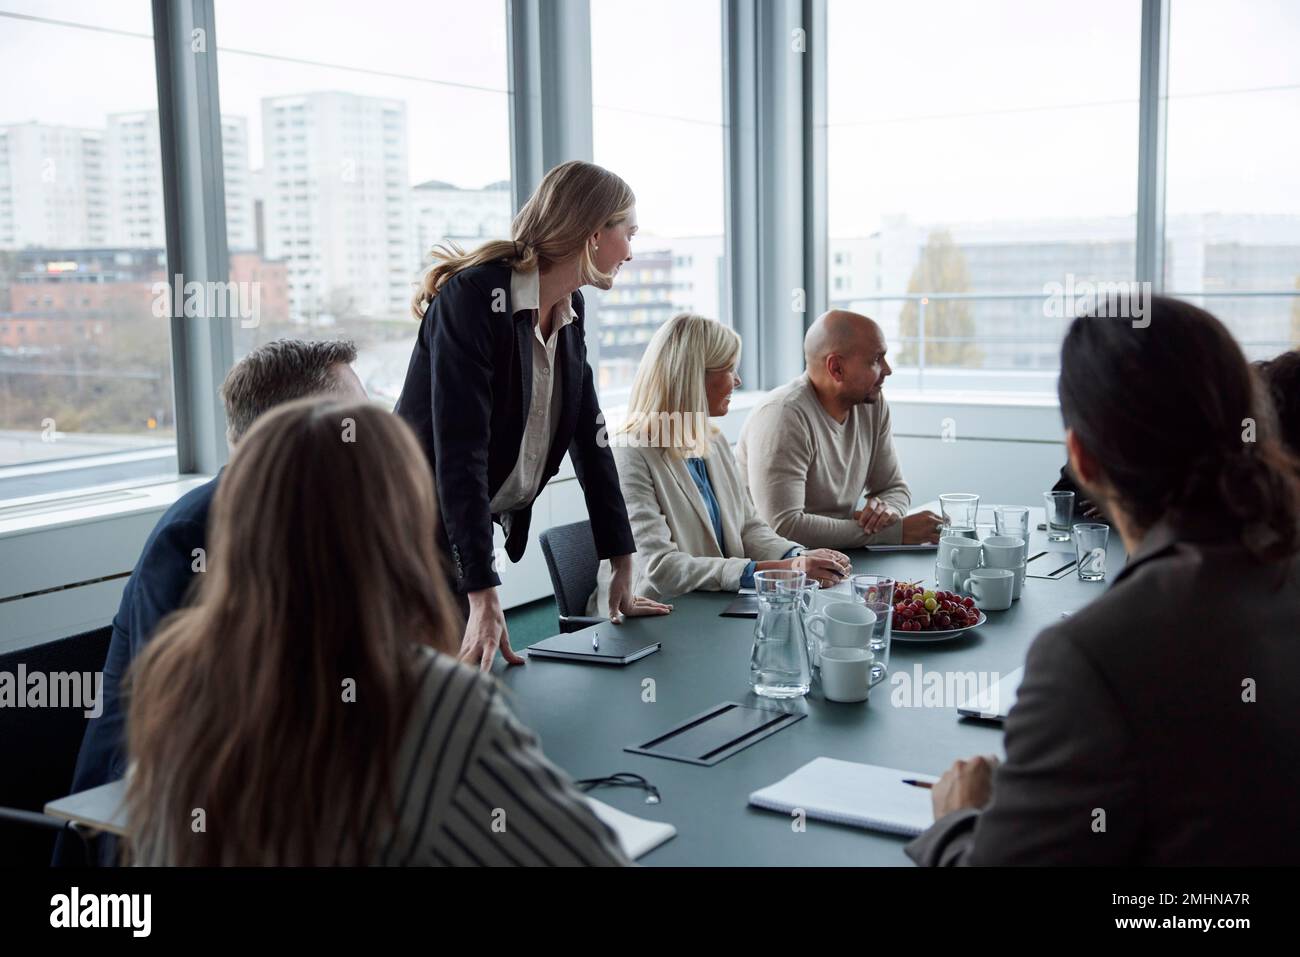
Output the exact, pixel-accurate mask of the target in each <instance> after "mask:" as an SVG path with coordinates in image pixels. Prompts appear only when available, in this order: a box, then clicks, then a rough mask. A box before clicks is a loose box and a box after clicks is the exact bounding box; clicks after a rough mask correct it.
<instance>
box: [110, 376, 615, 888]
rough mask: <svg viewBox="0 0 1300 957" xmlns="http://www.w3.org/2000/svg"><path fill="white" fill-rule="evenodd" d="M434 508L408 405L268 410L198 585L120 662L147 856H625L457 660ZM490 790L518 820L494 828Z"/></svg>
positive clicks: (241, 859)
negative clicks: (131, 657) (398, 410)
mask: <svg viewBox="0 0 1300 957" xmlns="http://www.w3.org/2000/svg"><path fill="white" fill-rule="evenodd" d="M436 525H437V506H436V504H435V498H434V491H433V482H432V481H431V478H430V475H429V469H428V464H427V463H426V461H425V459H424V456H423V453H422V452H421V450H420V446H419V444H418V442H417V441H416V439H415V436H414V435H412V434H411V430H410V429H409V428H408V427H407V426H406V425H405V424H404V423H403V422H402V421H401V419H399V418H397V417H396V416H394V415H391V414H389V413H387V412H384V411H383V410H382V409H380V408H378V407H377V406H374V405H370V404H365V403H356V404H336V403H329V402H322V401H320V400H310V399H309V400H303V401H299V402H294V403H290V404H288V405H285V406H283V407H282V408H280V409H278V410H275V411H272V412H270V413H268V414H266V415H265V416H264V417H262V418H261V419H259V420H258V422H257V423H256V424H255V425H254V426H253V428H252V429H251V430H250V432H249V433H248V435H247V436H246V437H245V438H244V439H243V440H242V441H241V443H240V445H239V446H238V447H237V449H236V450H235V453H234V456H233V458H232V461H231V463H230V465H229V466H228V467H227V468H226V470H225V472H224V473H223V477H222V481H221V485H220V487H219V488H218V490H217V493H216V498H215V500H214V502H213V506H212V513H211V516H210V531H209V548H208V559H207V572H206V574H204V575H202V576H199V578H200V587H199V594H198V597H197V600H196V602H195V603H194V604H193V605H192V606H191V607H190V608H189V609H187V610H185V611H182V612H180V613H178V614H177V615H174V616H172V617H171V618H169V619H167V620H166V621H165V622H164V624H163V626H162V628H161V630H160V631H159V633H158V635H157V636H156V637H155V638H154V640H153V641H152V642H151V643H150V644H149V645H148V646H147V648H146V649H145V651H144V652H143V653H142V655H141V656H140V658H139V659H138V660H137V662H136V664H135V665H134V667H133V669H132V671H131V673H130V679H129V692H128V694H129V702H130V710H129V712H128V721H127V727H128V736H127V739H128V749H127V750H128V759H129V761H130V771H129V774H128V785H127V804H128V817H129V822H130V830H131V848H132V852H133V856H134V859H135V861H136V862H137V863H142V864H159V865H176V864H180V865H184V864H195V865H226V864H244V865H248V864H256V865H261V864H289V865H296V864H304V865H323V864H371V863H379V864H478V863H482V864H510V863H528V864H536V863H565V864H613V863H625V858H624V856H623V854H622V852H621V851H620V850H619V848H618V845H617V842H616V840H615V839H614V838H613V837H612V835H611V834H610V832H609V831H608V830H607V829H606V828H605V827H604V826H603V825H601V824H600V822H599V821H598V820H597V819H596V818H595V816H594V815H593V814H592V812H591V810H590V808H589V805H587V804H586V803H585V801H584V800H583V799H582V797H581V795H579V794H578V793H577V792H576V791H575V790H574V789H573V787H572V786H571V785H570V784H569V782H568V780H567V779H566V778H565V777H564V775H563V773H562V772H559V771H558V770H557V769H555V768H553V767H552V766H551V765H550V763H549V762H548V761H547V760H546V758H545V757H544V756H543V755H542V753H541V751H540V749H539V748H538V746H537V743H536V739H535V738H534V737H533V735H532V734H531V733H530V732H528V731H527V730H526V729H524V728H522V727H521V726H520V725H519V724H518V723H517V722H516V721H515V719H514V718H513V717H512V716H511V714H510V712H509V711H508V710H507V709H506V707H505V705H504V704H503V703H502V701H501V697H500V695H499V694H498V693H497V690H496V686H495V682H494V681H493V680H492V679H491V678H489V677H487V676H484V675H481V674H479V673H478V672H476V671H475V670H473V669H471V668H466V667H464V666H463V665H461V664H460V663H459V662H458V661H457V660H456V657H455V651H456V647H457V644H458V638H459V631H460V619H459V616H458V615H457V613H456V609H455V604H454V602H453V600H452V598H451V595H450V593H449V592H448V590H447V585H446V583H445V577H444V572H443V569H442V563H441V560H440V556H439V554H438V551H437V545H436V538H435V535H436ZM494 808H502V809H505V811H506V813H507V815H508V816H509V820H511V821H512V822H516V823H512V825H511V827H510V828H509V829H508V830H507V831H500V832H499V833H498V830H497V829H494V827H493V820H494V818H493V809H494ZM525 824H526V825H527V826H525Z"/></svg>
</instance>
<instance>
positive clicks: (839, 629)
mask: <svg viewBox="0 0 1300 957" xmlns="http://www.w3.org/2000/svg"><path fill="white" fill-rule="evenodd" d="M875 624H876V613H875V612H874V611H872V610H871V609H870V608H868V607H867V606H866V605H863V604H861V603H859V602H856V601H833V602H830V603H828V604H826V605H823V606H822V608H821V610H820V611H817V612H814V613H813V614H811V615H809V616H808V617H807V618H806V619H805V620H804V626H805V627H806V628H807V629H808V634H809V642H808V644H809V651H810V652H811V653H812V655H811V656H812V659H813V662H812V663H813V666H814V667H816V666H817V662H818V659H819V658H820V657H821V652H822V650H824V649H826V648H870V647H871V632H872V630H873V629H874V627H875Z"/></svg>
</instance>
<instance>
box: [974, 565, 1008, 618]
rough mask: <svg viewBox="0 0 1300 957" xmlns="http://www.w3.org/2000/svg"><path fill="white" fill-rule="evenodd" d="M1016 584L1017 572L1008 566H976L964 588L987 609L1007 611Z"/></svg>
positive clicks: (981, 606)
mask: <svg viewBox="0 0 1300 957" xmlns="http://www.w3.org/2000/svg"><path fill="white" fill-rule="evenodd" d="M1015 586H1016V573H1015V572H1013V571H1011V570H1010V569H1008V568H976V569H974V570H973V571H972V572H971V573H970V577H968V578H967V579H966V581H965V583H964V586H963V589H962V590H963V591H967V592H970V594H971V595H972V596H974V598H975V602H976V603H977V604H978V605H979V606H980V608H982V609H984V610H985V611H1006V610H1007V609H1008V608H1010V607H1011V593H1012V592H1013V591H1014V590H1015Z"/></svg>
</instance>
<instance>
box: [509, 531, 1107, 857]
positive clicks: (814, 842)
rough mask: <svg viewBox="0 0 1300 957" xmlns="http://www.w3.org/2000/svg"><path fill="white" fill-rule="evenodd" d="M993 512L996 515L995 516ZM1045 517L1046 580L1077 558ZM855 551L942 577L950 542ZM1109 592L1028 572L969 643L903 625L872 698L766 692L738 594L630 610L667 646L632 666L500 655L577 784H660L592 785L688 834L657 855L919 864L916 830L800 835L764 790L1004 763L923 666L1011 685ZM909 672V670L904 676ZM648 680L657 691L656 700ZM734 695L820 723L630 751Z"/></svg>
mask: <svg viewBox="0 0 1300 957" xmlns="http://www.w3.org/2000/svg"><path fill="white" fill-rule="evenodd" d="M980 511H981V517H983V513H984V511H985V510H984V509H983V508H982V509H981V510H980ZM1042 521H1043V510H1042V509H1041V508H1039V509H1036V510H1031V513H1030V542H1029V550H1028V554H1029V555H1031V556H1033V555H1035V554H1037V553H1039V552H1047V553H1048V554H1047V555H1044V556H1042V557H1040V558H1038V559H1036V560H1034V561H1032V562H1031V563H1030V565H1029V567H1028V574H1029V575H1030V576H1033V575H1046V574H1047V573H1049V572H1052V571H1054V570H1056V569H1058V568H1059V567H1060V566H1062V565H1064V564H1066V563H1067V562H1069V561H1072V560H1073V559H1074V557H1075V556H1074V543H1073V541H1066V542H1048V541H1047V537H1046V533H1045V532H1043V531H1041V530H1039V529H1037V525H1038V524H1039V523H1041V522H1042ZM979 534H980V537H981V538H983V537H987V536H988V535H991V534H993V530H992V528H987V527H981V528H979ZM850 557H851V558H852V560H853V568H854V573H855V574H882V575H888V576H890V577H892V578H894V579H895V580H898V581H915V580H918V579H923V580H925V581H926V583H927V584H928V585H929V587H933V585H934V568H935V557H936V555H935V552H934V551H919V552H872V551H869V550H857V551H853V552H851V553H850ZM1123 563H1124V548H1123V545H1122V543H1121V542H1120V541H1119V539H1118V535H1116V534H1115V533H1114V532H1113V531H1112V534H1111V536H1110V541H1109V547H1108V550H1107V557H1106V576H1107V580H1108V581H1109V580H1110V579H1113V578H1114V576H1115V574H1116V573H1117V572H1118V571H1119V570H1120V568H1122V567H1123ZM1106 587H1107V582H1083V581H1080V580H1079V578H1078V576H1077V574H1075V570H1074V568H1070V569H1069V570H1068V572H1067V573H1066V574H1065V575H1064V577H1061V578H1059V579H1055V580H1049V579H1046V578H1039V577H1027V578H1026V580H1025V587H1024V590H1023V594H1022V596H1021V598H1020V599H1019V600H1018V601H1015V602H1013V603H1012V606H1011V608H1010V609H1008V610H1006V611H990V612H988V613H987V615H988V621H987V622H985V624H983V625H981V626H980V627H978V628H976V629H974V630H972V631H968V632H965V633H964V634H962V635H960V636H959V637H957V638H954V639H951V640H948V641H942V642H933V643H920V642H908V641H903V640H899V639H898V633H897V632H895V638H894V640H893V641H892V643H891V648H890V654H889V672H890V673H889V675H888V676H887V677H886V678H885V680H884V681H882V682H881V683H880V684H879V685H877V686H876V687H875V688H874V689H873V690H872V692H871V695H870V698H869V700H868V701H867V702H864V703H861V704H844V703H838V702H833V701H827V700H826V699H825V698H824V697H823V696H822V694H821V690H820V687H819V685H818V683H817V682H814V683H813V687H812V690H811V691H810V693H809V694H808V695H807V696H806V697H803V698H797V699H790V700H786V701H778V700H773V699H770V698H760V697H758V696H757V695H755V694H753V693H752V692H751V691H750V688H749V658H750V651H751V649H752V645H753V635H754V620H753V619H750V618H723V617H720V613H721V612H722V611H723V609H725V608H726V607H727V606H728V605H729V604H730V603H731V602H732V601H733V600H734V599H735V597H736V596H735V595H734V594H730V593H716V592H693V593H691V594H688V595H682V596H680V597H679V598H676V599H673V601H672V604H673V606H674V610H673V613H672V614H671V615H668V616H666V617H658V618H634V619H628V621H627V622H626V623H625V624H624V625H623V626H622V627H623V628H625V629H627V631H628V633H629V634H635V635H638V636H640V635H645V636H652V637H653V638H654V639H656V640H659V641H661V642H662V648H661V650H660V651H658V652H656V653H654V654H651V655H649V656H647V657H645V658H641V659H639V660H637V661H634V662H632V663H631V664H628V665H626V666H621V667H619V666H609V665H591V664H578V663H573V662H563V661H547V660H544V659H539V658H534V659H531V660H530V661H529V663H528V664H527V665H525V666H517V667H511V668H507V667H505V665H504V664H503V663H502V662H500V661H498V663H497V665H496V669H495V673H496V674H497V675H498V676H499V677H500V679H501V682H502V683H503V684H504V686H505V687H506V688H508V689H509V692H508V700H509V702H510V705H511V707H512V708H513V709H514V711H515V713H516V714H517V715H518V716H519V718H520V720H521V721H523V722H524V724H526V725H527V726H528V727H530V728H532V729H533V730H534V731H535V732H537V734H538V735H539V736H540V738H541V742H542V747H543V749H544V750H545V752H546V754H547V756H548V757H549V758H550V759H551V760H553V761H554V762H555V763H557V764H558V765H560V766H561V767H562V768H564V769H565V770H566V771H567V772H568V773H569V774H570V775H571V776H572V777H574V778H575V779H581V778H593V777H605V776H608V775H611V774H615V773H617V772H626V771H630V772H634V773H637V774H640V775H642V776H643V777H644V778H645V779H646V780H647V781H649V782H650V783H651V784H653V785H654V786H655V787H657V788H658V789H659V792H660V795H661V803H659V804H653V805H652V804H646V803H645V792H643V791H642V790H640V789H637V788H626V787H601V788H597V789H596V790H594V791H592V792H591V795H592V797H596V798H598V799H599V800H601V801H604V802H605V803H607V804H610V805H613V806H614V807H617V808H619V809H621V810H623V811H626V812H627V813H629V814H635V815H637V816H639V817H643V818H648V819H652V820H657V821H667V822H669V823H671V824H672V825H674V826H675V827H676V829H677V836H676V837H674V838H672V839H671V840H669V841H667V842H666V843H664V844H662V845H660V846H659V847H658V848H656V849H655V850H652V851H651V852H649V853H648V854H646V855H645V856H643V857H642V858H641V860H640V863H642V864H645V865H650V866H745V865H787V866H861V865H876V866H900V865H909V864H910V863H911V862H910V861H909V859H908V858H907V856H906V855H905V854H904V853H903V847H904V845H905V844H906V843H907V838H904V837H899V836H895V835H890V834H884V833H879V832H875V831H868V830H863V829H859V828H854V827H849V826H844V825H838V824H831V823H827V822H823V821H817V820H814V819H812V818H809V819H808V820H807V822H806V826H804V827H803V828H799V827H796V826H794V824H795V821H794V818H793V817H792V816H788V815H782V814H779V813H774V812H772V811H766V810H759V809H757V808H753V807H750V806H749V804H748V800H749V795H750V794H751V793H752V792H754V791H756V790H758V789H760V788H763V787H766V786H768V785H770V784H773V783H775V782H776V781H778V780H780V779H781V778H783V777H785V776H786V775H787V774H790V773H791V772H793V771H795V770H797V769H798V768H800V767H801V766H803V765H804V764H806V763H807V762H809V761H811V760H813V759H814V758H817V757H821V756H826V757H832V758H839V759H842V760H846V761H858V762H863V763H867V764H876V765H881V766H884V767H890V768H898V769H901V770H906V771H916V772H920V773H924V774H933V775H938V774H942V773H943V772H944V771H946V770H947V769H948V768H949V767H950V766H951V765H952V763H953V761H954V760H956V759H957V758H966V757H970V756H972V755H976V754H997V755H999V756H1001V755H1002V729H1001V726H1000V725H997V724H992V723H990V722H985V721H979V720H972V719H966V718H961V717H959V716H958V714H957V711H956V705H957V703H958V702H955V701H945V702H943V704H942V706H938V707H934V706H931V707H926V706H924V698H923V696H922V688H921V687H918V686H916V680H915V678H916V675H917V668H918V666H919V668H920V669H921V674H922V675H924V674H926V673H929V672H939V673H941V674H947V673H953V672H957V673H975V674H978V673H980V672H986V673H992V675H991V679H990V680H996V677H997V676H1000V675H1006V674H1009V673H1010V672H1012V671H1014V670H1015V669H1017V668H1019V667H1021V665H1023V664H1024V660H1025V654H1026V652H1027V651H1028V648H1029V645H1030V642H1032V641H1033V639H1034V637H1035V636H1036V635H1037V634H1038V633H1039V632H1040V631H1042V630H1043V629H1044V628H1046V627H1048V626H1050V625H1052V624H1056V623H1058V622H1060V621H1061V616H1062V613H1064V612H1069V611H1073V610H1075V609H1078V608H1081V607H1083V606H1084V605H1086V604H1087V603H1088V602H1090V601H1092V600H1093V599H1095V598H1096V597H1097V596H1098V595H1100V594H1101V593H1102V592H1103V591H1104V590H1105V588H1106ZM899 674H902V675H906V679H902V678H896V677H895V676H896V675H899ZM647 678H650V679H653V685H648V684H647V683H646V682H645V679H647ZM947 683H948V682H947V681H945V684H947ZM647 688H652V689H653V695H652V696H651V695H649V694H648V693H646V690H647ZM905 692H906V693H905ZM648 697H652V698H653V700H649V701H647V700H645V699H646V698H648ZM723 702H738V703H740V704H743V705H747V706H750V707H760V708H768V709H774V710H793V711H796V712H799V713H802V714H804V715H805V717H803V718H802V719H801V720H798V721H795V722H793V723H792V724H789V725H787V726H786V727H784V728H782V729H781V730H779V731H777V732H776V733H775V734H771V735H769V736H767V737H765V738H762V739H761V740H758V741H756V742H755V743H754V744H752V745H751V746H749V747H746V748H744V749H743V750H741V751H739V752H737V753H735V754H732V755H731V756H729V757H727V758H725V759H723V760H722V761H721V762H719V763H718V764H716V765H713V766H709V767H705V766H699V765H695V764H689V763H684V762H680V761H674V760H669V759H665V758H658V757H651V756H647V755H642V754H633V753H629V752H627V751H625V750H624V748H626V747H629V746H636V745H639V744H641V743H643V742H645V741H647V740H648V739H650V738H653V737H655V736H656V735H657V734H659V733H661V732H664V731H667V730H669V729H670V728H673V727H675V726H676V725H678V724H679V723H681V722H683V721H686V720H687V719H689V718H691V717H693V716H696V715H698V714H700V713H701V712H704V711H707V710H708V709H710V708H711V707H713V706H714V705H718V704H721V703H723Z"/></svg>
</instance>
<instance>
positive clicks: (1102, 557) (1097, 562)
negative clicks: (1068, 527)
mask: <svg viewBox="0 0 1300 957" xmlns="http://www.w3.org/2000/svg"><path fill="white" fill-rule="evenodd" d="M1072 531H1073V532H1074V557H1075V558H1076V559H1077V560H1078V563H1079V565H1078V569H1079V580H1080V581H1085V582H1099V581H1104V580H1105V578H1106V543H1107V542H1108V541H1109V540H1110V526H1109V525H1101V524H1098V523H1096V522H1085V523H1081V524H1079V525H1075V526H1074V528H1073V529H1072Z"/></svg>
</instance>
